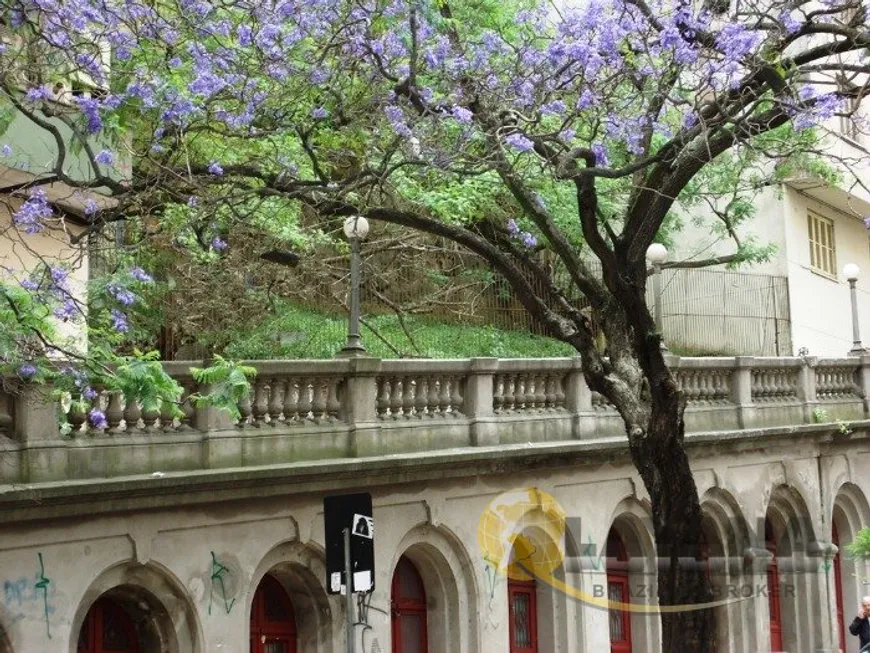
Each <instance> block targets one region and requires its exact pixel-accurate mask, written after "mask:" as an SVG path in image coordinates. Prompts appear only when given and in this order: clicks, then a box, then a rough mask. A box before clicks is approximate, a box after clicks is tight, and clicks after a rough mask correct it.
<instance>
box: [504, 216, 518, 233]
mask: <svg viewBox="0 0 870 653" xmlns="http://www.w3.org/2000/svg"><path fill="white" fill-rule="evenodd" d="M507 230H508V233H509V234H510V235H511V236H516V235H517V234H518V233H519V232H520V228H519V227H518V226H517V221H516V220H514V219H513V218H511V219H510V220H508V221H507Z"/></svg>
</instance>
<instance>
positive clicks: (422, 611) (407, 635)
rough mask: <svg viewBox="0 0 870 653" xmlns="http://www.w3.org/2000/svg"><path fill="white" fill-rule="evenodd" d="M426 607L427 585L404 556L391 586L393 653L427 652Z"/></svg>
mask: <svg viewBox="0 0 870 653" xmlns="http://www.w3.org/2000/svg"><path fill="white" fill-rule="evenodd" d="M426 609H427V605H426V588H425V587H424V586H423V579H422V578H421V577H420V572H419V571H417V567H416V566H415V565H414V563H413V562H411V560H409V559H408V557H407V556H402V557H401V558H399V562H398V564H397V565H396V569H395V571H394V572H393V584H392V589H391V609H390V615H391V621H392V635H393V653H427V652H428V650H429V647H428V643H429V635H428V619H427V615H426Z"/></svg>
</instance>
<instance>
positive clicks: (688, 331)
mask: <svg viewBox="0 0 870 653" xmlns="http://www.w3.org/2000/svg"><path fill="white" fill-rule="evenodd" d="M651 286H652V284H650V286H649V287H648V288H647V302H648V304H649V305H650V306H652V305H653V301H654V298H653V294H652V288H651ZM662 323H663V324H662V331H663V333H664V336H665V342H666V343H667V344H668V346H669V347H671V348H672V349H674V350H675V351H677V352H680V353H685V354H686V355H690V354H694V355H709V354H722V355H727V354H733V355H737V354H740V355H747V356H789V355H791V353H792V344H791V317H790V311H789V301H788V278H787V277H781V276H773V275H766V274H751V273H747V272H733V271H728V270H703V269H701V270H680V269H676V270H667V269H666V270H663V271H662Z"/></svg>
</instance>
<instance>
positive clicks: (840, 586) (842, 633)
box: [831, 524, 846, 651]
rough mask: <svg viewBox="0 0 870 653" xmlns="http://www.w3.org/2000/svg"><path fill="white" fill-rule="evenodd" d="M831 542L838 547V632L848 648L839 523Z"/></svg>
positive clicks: (835, 578)
mask: <svg viewBox="0 0 870 653" xmlns="http://www.w3.org/2000/svg"><path fill="white" fill-rule="evenodd" d="M831 542H832V543H833V544H834V546H836V547H837V555H835V556H834V589H835V594H836V600H837V633H839V636H840V650H841V651H845V650H846V632H845V631H844V630H843V624H844V617H843V615H844V608H843V571H842V567H841V563H840V534H839V533H838V532H837V525H836V524H834V525H833V529H832V531H831Z"/></svg>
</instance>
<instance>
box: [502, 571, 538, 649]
mask: <svg viewBox="0 0 870 653" xmlns="http://www.w3.org/2000/svg"><path fill="white" fill-rule="evenodd" d="M535 595H536V588H535V581H533V580H513V579H510V580H509V581H508V626H509V630H510V638H511V643H510V653H538V603H537V600H536V598H535Z"/></svg>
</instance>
